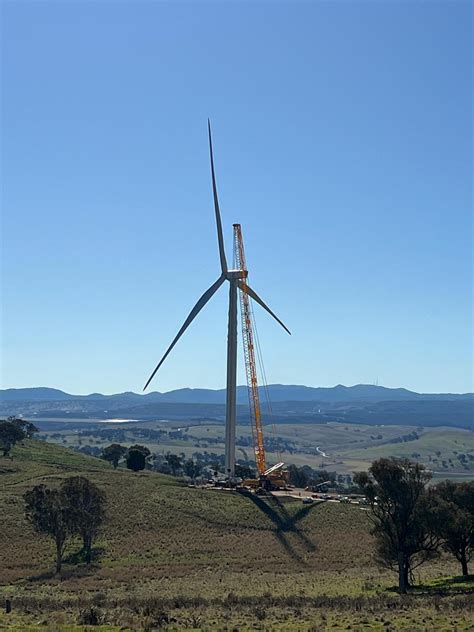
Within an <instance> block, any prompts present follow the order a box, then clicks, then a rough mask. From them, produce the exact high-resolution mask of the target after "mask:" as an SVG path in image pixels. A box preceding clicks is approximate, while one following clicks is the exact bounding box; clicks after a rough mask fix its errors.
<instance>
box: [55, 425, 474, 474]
mask: <svg viewBox="0 0 474 632" xmlns="http://www.w3.org/2000/svg"><path fill="white" fill-rule="evenodd" d="M70 423H71V428H70V430H69V429H68V430H61V431H60V432H57V433H52V432H49V433H46V437H47V439H48V441H54V442H57V443H60V444H62V445H66V446H69V447H79V445H83V446H84V445H91V446H95V447H105V446H106V445H108V444H109V443H110V442H111V441H110V440H107V439H105V438H101V437H98V436H97V435H94V432H93V430H91V432H90V434H87V433H85V434H82V435H80V434H79V433H78V432H77V430H76V429H75V428H74V422H73V421H71V422H70ZM105 427H107V428H110V429H114V428H115V429H117V428H118V429H121V430H123V431H124V433H125V440H123V441H121V443H123V444H124V445H132V444H134V443H137V442H139V443H145V444H146V445H147V446H148V447H149V448H150V450H151V451H152V452H154V453H161V454H165V453H166V452H168V451H169V452H174V453H180V452H182V453H184V454H185V456H186V458H189V457H191V456H192V454H193V453H194V452H203V451H204V450H207V451H208V452H214V453H216V454H218V455H222V454H224V427H223V425H222V424H218V423H215V422H214V423H201V424H199V425H193V424H186V423H183V422H182V423H181V424H179V423H177V422H172V423H165V422H139V423H134V424H109V423H107V424H102V428H105ZM140 427H146V428H151V429H161V430H166V431H170V430H171V431H172V430H176V429H177V428H178V427H184V428H186V427H187V428H188V430H187V432H184V433H183V438H182V439H171V438H169V437H167V436H165V437H163V438H162V439H160V441H159V442H157V441H149V440H147V439H140V438H137V436H136V434H132V431H133V430H135V431H137V430H139V428H140ZM414 431H415V432H416V434H417V436H418V438H416V439H409V440H405V441H403V440H402V438H406V437H410V435H411V434H412V433H413V432H414ZM264 433H265V436H266V437H268V438H270V439H272V440H274V439H277V440H281V441H282V442H287V443H286V447H284V449H283V450H282V451H281V453H277V452H275V451H273V452H272V451H271V450H267V460H268V462H269V463H276V462H278V461H280V460H283V461H284V462H285V463H287V464H290V463H294V464H296V465H299V466H301V465H310V466H311V467H313V468H315V469H321V468H324V469H327V470H330V471H336V472H337V473H338V474H351V473H352V472H354V471H360V470H364V469H367V468H368V467H369V465H370V463H371V462H372V461H373V460H375V459H377V458H380V457H382V456H397V457H407V458H410V459H412V460H417V461H419V462H421V463H423V464H424V465H426V467H427V468H428V469H430V470H431V471H432V472H433V476H434V478H435V479H438V478H450V479H458V480H465V479H470V478H474V432H472V431H469V430H464V429H461V428H442V427H436V428H413V427H411V426H373V425H372V426H370V425H362V424H344V423H337V422H331V423H327V424H276V425H275V426H274V427H273V426H270V425H267V426H265V427H264ZM236 435H237V438H238V439H239V438H240V437H243V438H250V436H251V429H250V426H248V425H247V426H244V425H240V426H237V430H236ZM43 436H45V435H44V433H43ZM317 448H320V450H321V451H322V452H324V454H325V456H323V455H322V454H321V452H319V451H318V450H317ZM244 454H246V455H247V456H248V458H249V459H252V458H253V449H252V447H251V446H239V445H237V458H239V457H240V458H241V457H242V456H243V455H244ZM462 454H464V455H466V459H465V461H464V462H461V461H460V460H459V458H458V455H462Z"/></svg>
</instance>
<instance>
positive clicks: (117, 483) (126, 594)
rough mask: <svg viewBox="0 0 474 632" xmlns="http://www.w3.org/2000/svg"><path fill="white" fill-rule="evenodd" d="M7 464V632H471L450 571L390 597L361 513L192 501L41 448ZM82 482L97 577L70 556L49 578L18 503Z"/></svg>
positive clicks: (468, 612)
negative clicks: (101, 516) (90, 497)
mask: <svg viewBox="0 0 474 632" xmlns="http://www.w3.org/2000/svg"><path fill="white" fill-rule="evenodd" d="M13 456H14V458H13V459H12V460H10V459H4V458H1V459H0V481H1V487H0V506H1V507H2V514H1V518H0V542H2V546H1V547H0V586H1V587H0V591H1V594H2V595H3V596H4V597H5V598H6V597H9V598H11V599H12V603H13V612H12V613H10V614H9V615H6V614H1V615H0V630H1V629H12V630H15V629H16V630H28V629H36V626H38V627H41V629H43V630H45V629H46V630H47V629H50V630H58V631H59V630H60V631H62V632H65V631H66V630H71V631H72V630H83V629H85V628H84V626H82V627H81V626H80V625H79V623H80V622H81V621H82V623H84V624H85V623H87V622H88V621H89V620H90V616H91V614H90V611H91V608H92V609H95V612H96V614H98V616H99V620H100V621H101V622H102V623H103V627H102V629H103V630H114V629H117V630H118V629H122V630H123V629H130V630H138V629H143V630H146V629H149V630H151V629H163V628H167V629H196V630H197V629H203V630H205V629H222V630H256V629H268V630H326V629H332V630H339V629H341V630H342V629H360V630H390V629H393V630H434V629H440V630H454V629H457V630H469V629H474V620H473V613H472V609H470V608H471V607H472V604H471V606H469V603H468V600H469V597H472V595H469V594H467V591H470V590H471V588H472V586H470V585H469V584H460V583H458V582H455V581H454V580H449V577H451V576H454V575H455V574H456V573H457V572H458V569H457V565H456V564H455V563H453V562H452V561H451V560H450V559H442V560H438V561H437V562H435V563H432V564H430V565H428V566H426V567H425V568H424V569H423V573H422V574H421V575H420V576H419V578H418V579H419V581H420V582H422V583H423V582H424V583H425V584H426V585H425V587H424V588H423V589H421V588H420V589H419V590H418V594H417V595H416V596H412V595H410V596H407V597H400V596H399V595H397V594H396V593H395V592H394V591H393V590H391V587H392V586H393V583H394V580H395V577H394V576H393V575H392V574H390V573H388V572H385V571H383V572H382V571H380V569H379V568H377V567H376V565H375V563H374V561H373V557H372V551H373V542H372V538H371V536H370V534H369V529H368V526H369V525H368V520H367V513H366V511H364V510H363V509H362V508H361V507H358V506H355V505H350V506H349V505H339V504H329V503H321V504H315V505H303V504H301V503H300V502H299V501H296V500H288V501H286V500H285V501H283V500H282V499H276V498H271V499H269V500H263V499H260V498H258V497H255V496H250V497H248V496H243V495H240V494H238V493H236V492H229V491H218V490H212V489H193V488H188V487H186V486H185V485H184V484H182V483H181V482H180V481H179V480H177V479H174V478H172V477H168V476H164V475H159V474H154V473H151V472H145V473H140V474H133V473H131V472H129V471H127V470H125V469H120V468H119V469H118V470H116V471H114V470H113V469H112V468H110V466H108V464H106V463H105V462H103V461H100V460H98V459H94V458H92V457H88V456H83V455H80V454H77V453H74V452H72V451H71V450H68V449H66V448H62V447H59V446H54V445H49V444H45V443H43V442H38V441H27V442H26V443H25V445H23V446H17V447H16V448H15V449H14V453H13ZM76 473H81V474H84V475H87V476H88V477H89V478H90V479H91V480H93V481H94V482H95V483H96V484H97V485H98V486H100V487H101V488H102V489H103V490H104V491H105V492H106V494H107V499H108V502H107V520H106V525H105V528H104V529H103V532H102V534H101V536H100V539H99V541H98V542H97V545H96V551H95V555H96V558H95V561H94V563H93V564H92V566H91V567H89V568H88V567H86V566H85V565H83V564H78V563H77V560H76V558H75V553H76V552H77V550H78V548H79V543H78V542H71V544H70V547H69V549H68V551H67V553H66V564H65V566H64V569H63V571H62V574H61V577H55V576H54V575H53V574H52V572H51V571H52V566H53V543H52V541H50V540H48V539H47V538H45V537H40V536H38V535H36V534H34V533H33V532H32V530H31V528H30V526H29V525H28V524H27V523H26V521H25V519H24V516H23V511H24V510H23V501H22V494H23V493H24V492H25V491H26V490H27V489H29V488H31V487H32V486H33V485H34V484H38V483H40V482H44V483H47V484H49V485H52V486H53V485H57V484H59V483H60V481H61V480H63V479H64V478H65V477H67V476H69V475H71V474H76ZM446 577H448V579H446ZM436 582H438V583H439V582H442V585H441V593H442V595H443V596H439V594H438V593H439V592H440V586H439V585H438V586H436ZM432 593H436V595H434V594H432ZM30 626H32V627H30ZM74 626H76V627H74ZM348 626H351V627H350V628H349V627H348ZM93 629H97V628H93Z"/></svg>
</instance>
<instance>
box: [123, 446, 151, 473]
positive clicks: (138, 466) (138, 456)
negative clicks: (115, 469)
mask: <svg viewBox="0 0 474 632" xmlns="http://www.w3.org/2000/svg"><path fill="white" fill-rule="evenodd" d="M126 463H127V467H128V469H129V470H133V471H134V472H140V470H144V469H145V465H146V459H145V455H144V454H143V452H142V451H141V450H132V449H129V450H128V452H127V458H126Z"/></svg>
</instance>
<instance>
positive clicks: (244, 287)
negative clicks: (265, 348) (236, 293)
mask: <svg viewBox="0 0 474 632" xmlns="http://www.w3.org/2000/svg"><path fill="white" fill-rule="evenodd" d="M237 285H238V286H239V288H240V289H241V290H242V292H245V293H246V294H248V295H249V296H250V298H253V300H254V301H256V302H257V303H258V304H259V305H261V306H262V307H263V309H266V310H267V312H268V313H269V314H270V315H271V316H273V318H274V319H275V320H276V321H277V322H278V323H280V325H281V326H282V327H283V329H284V330H285V331H286V332H288V333H289V334H290V336H291V331H290V330H289V329H288V327H286V325H284V324H283V323H282V321H281V320H280V319H279V318H278V316H277V315H276V314H274V313H273V312H272V310H271V309H270V308H269V307H268V305H266V304H265V303H264V302H263V301H262V299H261V298H260V296H259V295H258V294H257V292H255V290H252V288H251V287H250V286H249V285H246V284H245V283H242V281H237Z"/></svg>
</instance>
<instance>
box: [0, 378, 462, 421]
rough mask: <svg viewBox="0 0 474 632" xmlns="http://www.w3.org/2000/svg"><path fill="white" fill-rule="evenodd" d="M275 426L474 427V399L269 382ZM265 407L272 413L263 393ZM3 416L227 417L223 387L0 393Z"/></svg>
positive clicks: (240, 411)
mask: <svg viewBox="0 0 474 632" xmlns="http://www.w3.org/2000/svg"><path fill="white" fill-rule="evenodd" d="M268 393H269V397H270V401H271V412H272V420H273V421H274V422H276V423H316V424H317V423H326V422H327V421H343V422H345V423H366V424H370V425H393V424H395V425H413V426H440V425H442V426H458V427H461V428H474V397H473V395H472V393H466V394H463V395H462V394H449V393H448V394H442V393H440V394H420V393H414V392H412V391H408V390H406V389H389V388H385V387H383V386H371V385H362V384H359V385H356V386H351V387H346V386H342V385H338V386H335V387H334V388H310V387H306V386H284V385H280V384H272V385H270V386H269V387H268ZM261 402H262V411H263V414H264V418H265V415H266V416H267V418H268V413H269V408H268V406H267V404H266V393H265V391H264V390H263V389H261ZM0 415H4V416H8V415H23V416H25V417H31V418H34V417H37V418H52V419H54V418H68V419H113V418H117V417H118V418H125V419H138V420H156V419H175V420H189V419H195V418H200V419H213V420H217V421H223V419H224V417H225V391H224V390H208V389H180V390H176V391H170V392H168V393H158V392H153V393H149V394H147V395H138V394H136V393H131V392H128V393H119V394H116V395H102V394H100V393H92V394H89V395H71V394H69V393H64V392H63V391H58V390H57V389H48V388H29V389H6V390H4V391H0ZM237 417H238V420H239V421H240V422H241V423H246V422H248V419H249V412H248V393H247V387H245V386H239V387H238V407H237Z"/></svg>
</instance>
